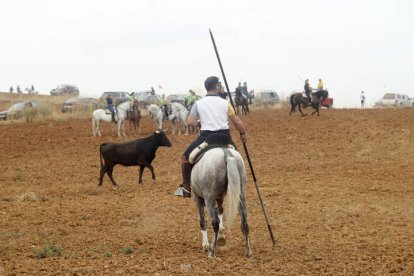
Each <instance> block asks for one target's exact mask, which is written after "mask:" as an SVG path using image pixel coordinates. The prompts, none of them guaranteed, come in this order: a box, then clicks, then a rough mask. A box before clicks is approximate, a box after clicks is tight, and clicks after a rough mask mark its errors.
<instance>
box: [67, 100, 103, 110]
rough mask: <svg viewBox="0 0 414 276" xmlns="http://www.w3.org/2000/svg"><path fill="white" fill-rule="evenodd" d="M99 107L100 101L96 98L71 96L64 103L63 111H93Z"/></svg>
mask: <svg viewBox="0 0 414 276" xmlns="http://www.w3.org/2000/svg"><path fill="white" fill-rule="evenodd" d="M97 107H98V101H97V100H95V99H94V98H77V97H75V98H70V99H69V100H67V101H65V102H64V103H63V107H62V112H73V111H83V112H87V111H92V110H95V109H96V108H97Z"/></svg>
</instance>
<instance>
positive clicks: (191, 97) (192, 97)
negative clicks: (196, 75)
mask: <svg viewBox="0 0 414 276" xmlns="http://www.w3.org/2000/svg"><path fill="white" fill-rule="evenodd" d="M196 101H197V95H196V94H195V92H194V91H193V90H191V89H190V91H188V95H187V96H186V97H185V106H186V107H187V109H188V111H191V107H192V106H193V104H194V103H195V102H196Z"/></svg>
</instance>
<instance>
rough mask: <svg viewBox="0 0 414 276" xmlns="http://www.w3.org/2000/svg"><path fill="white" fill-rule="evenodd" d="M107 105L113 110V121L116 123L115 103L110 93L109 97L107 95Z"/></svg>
mask: <svg viewBox="0 0 414 276" xmlns="http://www.w3.org/2000/svg"><path fill="white" fill-rule="evenodd" d="M106 105H107V108H108V110H109V111H111V114H112V122H114V123H116V121H115V110H114V104H113V101H112V98H111V95H108V97H106Z"/></svg>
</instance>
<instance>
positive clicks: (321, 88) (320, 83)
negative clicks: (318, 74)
mask: <svg viewBox="0 0 414 276" xmlns="http://www.w3.org/2000/svg"><path fill="white" fill-rule="evenodd" d="M318 89H319V90H323V82H322V81H321V80H320V81H319V82H318Z"/></svg>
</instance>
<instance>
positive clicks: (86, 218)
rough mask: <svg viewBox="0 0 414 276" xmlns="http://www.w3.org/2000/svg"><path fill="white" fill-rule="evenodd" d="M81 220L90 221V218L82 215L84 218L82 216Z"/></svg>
mask: <svg viewBox="0 0 414 276" xmlns="http://www.w3.org/2000/svg"><path fill="white" fill-rule="evenodd" d="M81 219H82V220H88V219H89V217H88V216H87V215H82V216H81Z"/></svg>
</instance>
